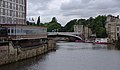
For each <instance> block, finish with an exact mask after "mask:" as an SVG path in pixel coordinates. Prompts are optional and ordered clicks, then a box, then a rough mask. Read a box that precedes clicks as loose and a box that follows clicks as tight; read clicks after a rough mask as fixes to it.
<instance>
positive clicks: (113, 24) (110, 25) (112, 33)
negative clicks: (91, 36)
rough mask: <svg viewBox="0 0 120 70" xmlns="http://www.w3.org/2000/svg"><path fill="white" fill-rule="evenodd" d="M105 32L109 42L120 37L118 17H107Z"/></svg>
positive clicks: (119, 20)
mask: <svg viewBox="0 0 120 70" xmlns="http://www.w3.org/2000/svg"><path fill="white" fill-rule="evenodd" d="M106 30H107V34H108V38H109V42H114V41H116V40H118V37H119V36H120V19H119V16H117V17H115V16H112V15H108V16H107V20H106Z"/></svg>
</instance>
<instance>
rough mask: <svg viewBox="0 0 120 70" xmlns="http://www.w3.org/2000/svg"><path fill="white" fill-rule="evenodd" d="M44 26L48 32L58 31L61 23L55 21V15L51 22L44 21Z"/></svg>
mask: <svg viewBox="0 0 120 70" xmlns="http://www.w3.org/2000/svg"><path fill="white" fill-rule="evenodd" d="M44 26H46V27H47V31H48V32H52V31H53V30H54V31H59V30H61V27H62V26H61V24H60V23H58V22H57V19H56V18H55V17H53V18H52V20H51V22H49V23H45V24H44Z"/></svg>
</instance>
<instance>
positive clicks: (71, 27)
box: [64, 19, 77, 32]
mask: <svg viewBox="0 0 120 70" xmlns="http://www.w3.org/2000/svg"><path fill="white" fill-rule="evenodd" d="M75 24H77V19H74V20H71V21H70V22H68V23H67V24H66V25H65V27H64V31H65V32H73V31H74V25H75Z"/></svg>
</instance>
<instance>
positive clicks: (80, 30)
mask: <svg viewBox="0 0 120 70" xmlns="http://www.w3.org/2000/svg"><path fill="white" fill-rule="evenodd" d="M74 32H78V33H81V34H82V33H83V25H74Z"/></svg>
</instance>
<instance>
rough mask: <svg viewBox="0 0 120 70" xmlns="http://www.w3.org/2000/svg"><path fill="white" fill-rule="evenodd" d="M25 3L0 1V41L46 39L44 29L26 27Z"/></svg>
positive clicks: (45, 29) (9, 0)
mask: <svg viewBox="0 0 120 70" xmlns="http://www.w3.org/2000/svg"><path fill="white" fill-rule="evenodd" d="M26 1H27V0H0V39H1V40H3V39H5V38H7V39H26V38H27V39H31V38H47V28H46V27H38V26H30V25H27V23H26V3H27V2H26ZM3 29H4V31H3ZM5 30H6V31H5ZM6 32H7V33H6ZM3 33H4V34H3ZM3 36H4V37H3Z"/></svg>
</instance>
